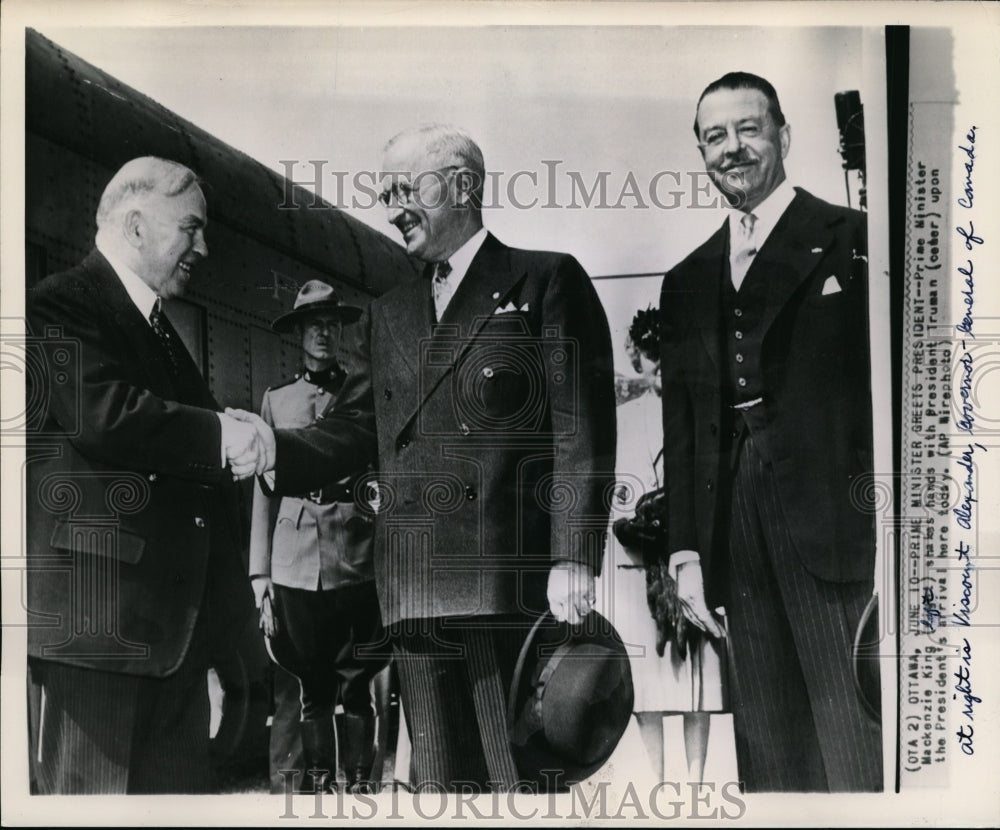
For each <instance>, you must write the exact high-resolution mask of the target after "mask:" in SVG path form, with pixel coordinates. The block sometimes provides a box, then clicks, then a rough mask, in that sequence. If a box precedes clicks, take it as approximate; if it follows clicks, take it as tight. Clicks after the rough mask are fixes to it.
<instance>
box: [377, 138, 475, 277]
mask: <svg viewBox="0 0 1000 830" xmlns="http://www.w3.org/2000/svg"><path fill="white" fill-rule="evenodd" d="M460 167H461V164H460V163H459V162H458V161H457V160H456V159H450V158H443V157H440V156H435V155H432V154H429V153H427V152H426V149H425V148H424V146H423V144H422V143H421V139H420V136H419V135H413V136H409V137H407V138H404V139H402V140H400V141H398V142H397V143H395V144H393V145H392V146H391V147H390V148H389V151H388V152H387V153H386V156H385V159H384V160H383V164H382V170H383V173H382V179H381V187H382V193H383V198H384V199H385V202H386V210H387V218H388V220H389V222H390V223H391V224H393V225H395V226H396V228H397V229H398V230H399V232H400V233H401V234H402V235H403V241H404V243H405V244H406V252H407V253H408V254H410V255H412V256H415V257H417V258H419V259H421V260H422V261H424V262H441V261H443V260H445V259H447V258H448V257H449V256H451V255H452V254H453V253H454V252H455V251H457V250H458V249H459V248H460V247H461V246H462V244H463V243H464V242H465V241H466V240H467V239H468V238H469V237H470V236H472V234H473V233H475V231H476V230H477V228H476V227H474V225H473V224H472V222H471V221H470V220H471V212H470V211H469V210H468V209H467V206H465V204H464V200H465V199H466V198H467V197H466V195H465V194H463V193H461V192H460V191H459V189H458V186H457V185H456V176H455V173H456V171H457V170H458V169H459V168H460ZM400 194H402V197H403V198H402V200H401V199H400ZM401 201H402V202H405V203H404V204H401Z"/></svg>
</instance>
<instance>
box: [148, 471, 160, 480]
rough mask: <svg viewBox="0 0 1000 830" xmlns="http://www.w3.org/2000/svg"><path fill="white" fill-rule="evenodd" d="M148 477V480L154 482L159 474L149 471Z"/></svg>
mask: <svg viewBox="0 0 1000 830" xmlns="http://www.w3.org/2000/svg"><path fill="white" fill-rule="evenodd" d="M148 478H149V480H150V481H152V482H155V481H156V479H158V478H159V476H158V475H157V474H156V473H150V474H149V476H148Z"/></svg>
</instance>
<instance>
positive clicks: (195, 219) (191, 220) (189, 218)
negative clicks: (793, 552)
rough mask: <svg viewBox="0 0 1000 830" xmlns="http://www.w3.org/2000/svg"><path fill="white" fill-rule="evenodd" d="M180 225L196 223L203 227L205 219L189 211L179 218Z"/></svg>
mask: <svg viewBox="0 0 1000 830" xmlns="http://www.w3.org/2000/svg"><path fill="white" fill-rule="evenodd" d="M181 224H182V225H197V226H198V227H199V228H203V227H205V220H204V219H202V218H201V217H200V216H195V215H194V214H193V213H189V214H188V215H187V216H185V217H184V218H183V219H182V220H181Z"/></svg>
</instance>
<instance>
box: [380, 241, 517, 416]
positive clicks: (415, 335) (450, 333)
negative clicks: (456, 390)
mask: <svg viewBox="0 0 1000 830" xmlns="http://www.w3.org/2000/svg"><path fill="white" fill-rule="evenodd" d="M522 276H523V272H521V271H518V270H516V269H512V267H511V263H510V249H509V248H507V246H506V245H504V244H503V243H501V242H500V241H499V240H497V239H496V237H494V236H493V235H492V234H487V236H486V239H485V240H484V242H483V244H482V247H481V248H480V249H479V251H478V253H477V254H476V256H475V257H474V258H473V260H472V263H471V264H470V265H469V270H468V271H467V272H466V274H465V277H464V278H463V279H462V282H461V283H460V284H459V286H458V288H457V290H456V291H455V294H454V296H452V298H451V302H449V303H448V308H447V309H445V313H444V316H443V318H442V320H441V321H440V322H439V323H437V324H436V325H435V323H434V308H433V306H434V302H433V299H432V297H431V288H430V285H429V283H428V280H427V279H422V280H417V281H414V282H411V283H408V284H407V285H406V286H405V287H403V288H400V289H397V290H396V291H395V292H393V294H392V295H391V296H389V297H387V298H386V302H385V303H384V304H383V305H382V307H381V313H382V314H383V315H385V317H386V319H385V326H386V328H387V330H388V331H389V332H390V333H391V337H392V339H393V342H394V347H395V350H396V351H397V352H398V357H399V358H400V362H401V363H403V364H404V365H405V366H406V367H407V369H408V370H409V372H410V374H411V377H412V378H413V379H414V382H416V383H418V384H419V387H418V393H417V402H416V406H415V407H414V410H413V412H412V413H410V415H409V417H408V418H407V419H406V420H405V421H404V422H403V424H402V425H401V428H402V426H405V425H406V424H408V423H410V422H412V421H413V419H414V418H415V417H416V416H417V414H418V413H419V412H420V409H421V407H422V406H423V405H424V402H425V401H426V400H427V398H428V397H430V395H432V394H433V393H434V390H436V389H437V388H438V386H440V385H441V382H442V381H443V380H444V379H445V377H447V376H448V374H449V373H450V372H452V371H453V370H454V368H455V364H456V363H458V361H459V359H460V358H461V356H462V355H463V354H464V353H465V351H466V350H467V349H468V348H469V346H470V345H471V343H472V341H473V340H474V339H475V337H476V336H477V335H478V334H479V332H480V331H481V330H482V328H483V326H484V325H486V323H487V322H488V321H489V319H490V317H491V316H492V314H493V312H494V311H495V310H496V308H497V307H498V306H501V305H503V304H504V303H506V302H507V301H508V298H509V297H510V295H511V294H512V292H513V291H514V289H515V287H516V286H517V284H518V282H519V281H520V279H521V277H522Z"/></svg>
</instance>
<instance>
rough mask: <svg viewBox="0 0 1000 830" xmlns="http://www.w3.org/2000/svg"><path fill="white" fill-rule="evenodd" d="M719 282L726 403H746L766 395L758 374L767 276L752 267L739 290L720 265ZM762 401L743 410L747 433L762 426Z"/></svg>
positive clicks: (761, 376) (763, 406) (763, 412)
mask: <svg viewBox="0 0 1000 830" xmlns="http://www.w3.org/2000/svg"><path fill="white" fill-rule="evenodd" d="M723 270H724V272H725V273H724V276H723V285H722V303H721V310H722V317H723V320H722V331H723V336H724V337H725V352H724V354H725V361H726V372H725V377H726V390H727V393H728V394H727V399H728V401H727V402H728V403H729V404H730V405H738V404H741V403H748V402H750V401H753V400H756V399H758V398H764V399H765V402H766V398H767V395H766V393H765V390H764V378H763V375H762V373H761V347H762V345H763V340H764V328H763V324H762V321H763V318H764V311H765V309H766V307H767V277H766V275H765V274H763V273H761V271H760V269H754V268H753V267H752V266H751V268H750V271H749V272H748V273H747V276H746V278H745V279H744V280H743V284H742V285H741V286H740V290H739V291H737V290H736V289H735V288H734V287H733V283H732V281H731V280H730V277H729V268H728V267H727V268H724V269H723ZM766 409H767V407H766V405H765V404H758V405H756V406H751V407H749V408H746V409H743V410H741V411H742V415H743V419H744V420H745V421H746V423H747V426H748V427H750V430H751V432H753V433H755V434H756V432H757V430H758V429H760V428H762V427H763V426H764V417H765V412H766Z"/></svg>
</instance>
